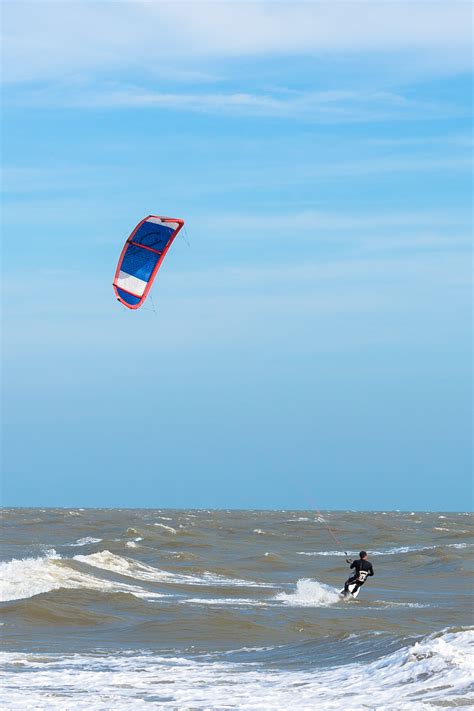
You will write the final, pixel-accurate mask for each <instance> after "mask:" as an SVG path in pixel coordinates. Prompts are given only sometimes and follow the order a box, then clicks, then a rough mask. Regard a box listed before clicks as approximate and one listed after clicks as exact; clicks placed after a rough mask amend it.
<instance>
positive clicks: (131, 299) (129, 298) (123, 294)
mask: <svg viewBox="0 0 474 711" xmlns="http://www.w3.org/2000/svg"><path fill="white" fill-rule="evenodd" d="M117 294H118V295H119V296H120V298H121V299H123V300H124V301H126V302H127V304H132V305H133V306H135V304H138V302H139V301H140V299H141V297H140V296H133V294H129V293H128V292H127V291H124V290H123V289H120V288H119V287H117Z"/></svg>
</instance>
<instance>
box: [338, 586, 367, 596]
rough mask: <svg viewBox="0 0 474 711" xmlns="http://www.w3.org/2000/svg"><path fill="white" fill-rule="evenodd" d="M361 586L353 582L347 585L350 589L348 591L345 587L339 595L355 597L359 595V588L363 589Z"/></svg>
mask: <svg viewBox="0 0 474 711" xmlns="http://www.w3.org/2000/svg"><path fill="white" fill-rule="evenodd" d="M361 587H362V586H361V585H357V583H351V584H350V585H348V586H347V590H348V591H347V593H346V591H345V590H344V588H342V590H340V591H339V595H340V596H341V597H352V598H354V599H355V598H356V597H357V595H358V594H359V590H360V589H361Z"/></svg>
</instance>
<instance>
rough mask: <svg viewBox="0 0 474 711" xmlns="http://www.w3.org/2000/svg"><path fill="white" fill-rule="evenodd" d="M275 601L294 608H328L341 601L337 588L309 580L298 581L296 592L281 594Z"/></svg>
mask: <svg viewBox="0 0 474 711" xmlns="http://www.w3.org/2000/svg"><path fill="white" fill-rule="evenodd" d="M273 599H274V600H278V601H279V602H283V603H285V604H286V605H291V606H293V607H327V606H328V605H334V604H335V603H337V602H340V601H341V598H340V596H339V593H338V591H337V590H336V588H332V587H330V586H329V585H324V583H318V582H317V580H310V579H308V578H303V579H302V580H298V582H297V583H296V591H295V592H292V593H286V592H280V593H278V595H275V597H274V598H273Z"/></svg>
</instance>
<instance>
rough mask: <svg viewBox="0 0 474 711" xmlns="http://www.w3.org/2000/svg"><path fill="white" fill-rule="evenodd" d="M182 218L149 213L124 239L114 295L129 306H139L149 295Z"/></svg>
mask: <svg viewBox="0 0 474 711" xmlns="http://www.w3.org/2000/svg"><path fill="white" fill-rule="evenodd" d="M183 225H184V220H180V219H179V218H173V217H159V216H158V215H148V217H145V218H143V220H141V222H139V223H138V225H137V226H136V227H135V229H134V230H133V232H132V234H131V235H130V237H129V238H128V239H127V241H126V242H125V245H124V248H123V249H122V253H121V255H120V259H119V261H118V265H117V269H116V271H115V277H114V281H113V287H114V291H115V295H116V297H117V299H118V300H119V301H120V303H122V304H123V305H124V306H126V307H127V308H129V309H138V308H140V306H141V305H142V304H143V302H144V301H145V299H146V297H147V296H148V292H149V291H150V289H151V285H152V284H153V281H154V279H155V277H156V274H157V272H158V269H159V268H160V266H161V262H162V261H163V259H164V258H165V255H166V252H167V251H168V249H169V248H170V246H171V243H172V242H173V240H174V238H175V237H176V235H177V234H178V232H179V231H180V229H181V228H182V226H183Z"/></svg>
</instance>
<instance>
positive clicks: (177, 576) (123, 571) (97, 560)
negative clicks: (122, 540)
mask: <svg viewBox="0 0 474 711" xmlns="http://www.w3.org/2000/svg"><path fill="white" fill-rule="evenodd" d="M74 559H75V560H79V561H81V562H82V563H86V564H87V565H91V566H93V567H95V568H102V569H103V570H108V571H111V572H113V573H118V574H119V575H124V576H126V577H128V578H134V579H135V580H146V581H151V582H158V583H178V584H183V585H229V586H246V587H272V586H269V585H264V584H263V583H256V582H253V581H249V580H240V579H236V578H226V577H224V576H223V575H217V574H215V573H208V572H204V573H203V574H202V575H185V574H183V573H170V572H168V571H166V570H160V569H159V568H154V567H153V566H152V565H147V564H146V563H141V562H140V561H138V560H134V559H132V558H124V557H122V556H120V555H115V554H114V553H111V552H110V551H107V550H105V551H100V552H98V553H92V554H91V555H76V556H74Z"/></svg>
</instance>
